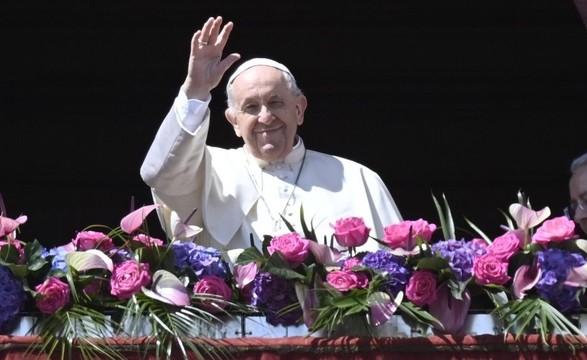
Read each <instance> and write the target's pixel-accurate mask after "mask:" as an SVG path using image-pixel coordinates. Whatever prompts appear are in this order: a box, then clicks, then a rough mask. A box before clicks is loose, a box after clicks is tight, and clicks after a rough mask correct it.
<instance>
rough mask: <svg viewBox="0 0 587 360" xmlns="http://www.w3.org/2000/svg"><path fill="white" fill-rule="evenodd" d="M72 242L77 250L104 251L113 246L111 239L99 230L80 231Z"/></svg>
mask: <svg viewBox="0 0 587 360" xmlns="http://www.w3.org/2000/svg"><path fill="white" fill-rule="evenodd" d="M72 242H73V244H74V245H75V247H76V249H77V250H78V251H86V250H90V249H98V250H101V251H103V252H106V251H108V250H111V249H113V248H114V243H113V242H112V239H111V238H109V237H108V235H106V234H104V233H101V232H99V231H81V232H79V233H77V235H76V237H75V239H73V240H72Z"/></svg>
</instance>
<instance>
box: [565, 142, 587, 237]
mask: <svg viewBox="0 0 587 360" xmlns="http://www.w3.org/2000/svg"><path fill="white" fill-rule="evenodd" d="M569 195H570V198H571V205H570V206H569V210H570V211H569V215H570V216H571V218H572V219H573V220H574V221H575V222H576V223H577V224H578V225H579V226H580V227H581V229H582V230H583V232H584V233H585V234H587V153H586V154H583V155H581V156H579V157H578V158H576V159H575V160H573V162H572V163H571V179H570V181H569Z"/></svg>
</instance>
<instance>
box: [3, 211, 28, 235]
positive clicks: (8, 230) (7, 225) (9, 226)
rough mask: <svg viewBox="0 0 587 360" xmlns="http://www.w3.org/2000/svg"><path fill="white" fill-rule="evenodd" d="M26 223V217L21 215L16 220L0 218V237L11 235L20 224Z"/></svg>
mask: <svg viewBox="0 0 587 360" xmlns="http://www.w3.org/2000/svg"><path fill="white" fill-rule="evenodd" d="M26 221H27V217H26V215H21V216H19V217H17V218H16V219H11V218H7V217H5V216H0V237H2V236H6V235H9V234H12V233H13V232H14V231H15V230H16V229H17V228H18V227H19V226H20V225H21V224H24V223H25V222H26Z"/></svg>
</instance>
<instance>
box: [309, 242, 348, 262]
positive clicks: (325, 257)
mask: <svg viewBox="0 0 587 360" xmlns="http://www.w3.org/2000/svg"><path fill="white" fill-rule="evenodd" d="M309 244H310V251H311V252H312V254H313V255H314V258H315V259H316V262H317V263H320V264H324V265H326V266H334V265H338V260H339V259H340V258H341V254H340V253H339V252H338V251H337V250H335V249H331V248H330V247H329V246H327V245H324V244H319V243H317V242H315V241H310V242H309Z"/></svg>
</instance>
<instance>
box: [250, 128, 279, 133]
mask: <svg viewBox="0 0 587 360" xmlns="http://www.w3.org/2000/svg"><path fill="white" fill-rule="evenodd" d="M279 129H281V126H278V127H276V128H271V129H261V130H255V133H256V134H262V133H269V132H273V131H277V130H279Z"/></svg>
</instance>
